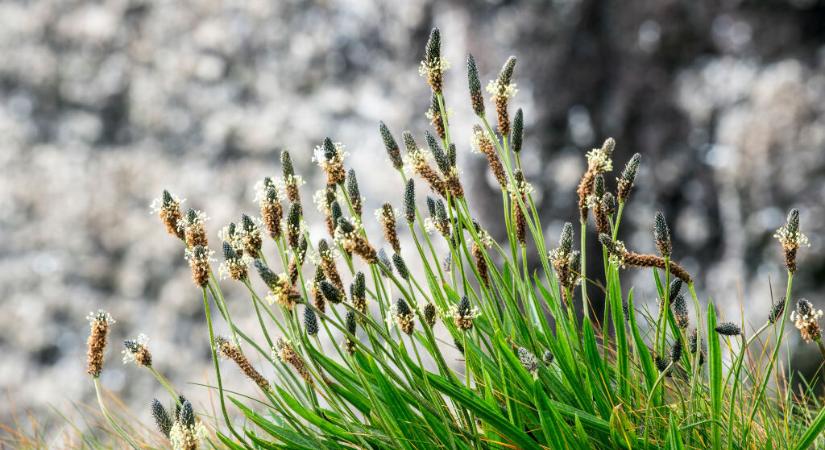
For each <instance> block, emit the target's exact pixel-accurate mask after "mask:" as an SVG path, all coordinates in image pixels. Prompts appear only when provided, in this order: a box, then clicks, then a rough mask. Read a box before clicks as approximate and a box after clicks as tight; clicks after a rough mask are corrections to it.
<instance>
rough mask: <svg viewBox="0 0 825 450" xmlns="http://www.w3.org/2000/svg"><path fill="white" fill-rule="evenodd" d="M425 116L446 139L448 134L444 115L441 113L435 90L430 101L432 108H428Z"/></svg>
mask: <svg viewBox="0 0 825 450" xmlns="http://www.w3.org/2000/svg"><path fill="white" fill-rule="evenodd" d="M425 116H426V117H427V118H428V119H430V124H432V126H433V128H434V129H435V133H436V134H437V135H438V137H440V138H441V139H444V138H445V137H446V136H447V134H446V127H445V126H444V117H442V114H441V106H440V105H439V104H438V96H437V95H436V94H435V92H433V95H432V99H431V101H430V109H428V110H427V113H426V114H425Z"/></svg>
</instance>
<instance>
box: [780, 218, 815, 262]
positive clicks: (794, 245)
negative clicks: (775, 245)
mask: <svg viewBox="0 0 825 450" xmlns="http://www.w3.org/2000/svg"><path fill="white" fill-rule="evenodd" d="M773 237H775V238H776V239H777V240H778V241H779V243H780V244H782V250H783V251H784V252H785V267H787V268H788V272H791V273H794V272H796V252H797V250H799V247H807V246H809V245H810V243H809V242H808V238H807V237H806V236H805V235H804V234H802V232H801V231H799V210H798V209H792V210H790V212H788V220H787V222H786V223H785V225H782V227H780V228H779V229H778V230H776V233H774V235H773Z"/></svg>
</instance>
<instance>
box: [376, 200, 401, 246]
mask: <svg viewBox="0 0 825 450" xmlns="http://www.w3.org/2000/svg"><path fill="white" fill-rule="evenodd" d="M376 216H377V217H378V222H379V223H380V224H381V228H382V229H383V231H384V239H386V240H387V242H388V243H389V244H390V247H392V249H393V251H394V252H396V253H398V252H400V251H401V243H400V241H399V240H398V231H397V230H396V228H395V210H394V209H393V208H392V205H390V204H389V203H384V204H383V205H382V206H381V209H380V210H378V211H377V212H376Z"/></svg>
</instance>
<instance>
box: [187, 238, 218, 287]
mask: <svg viewBox="0 0 825 450" xmlns="http://www.w3.org/2000/svg"><path fill="white" fill-rule="evenodd" d="M185 256H186V259H187V261H189V268H190V269H191V270H192V281H194V282H195V285H196V286H198V287H205V286H206V283H208V282H209V270H210V269H209V263H210V262H211V261H212V251H211V250H209V249H208V248H206V247H203V246H201V245H196V246H194V247H192V249H191V250H189V249H187V250H186V252H185Z"/></svg>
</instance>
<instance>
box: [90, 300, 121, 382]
mask: <svg viewBox="0 0 825 450" xmlns="http://www.w3.org/2000/svg"><path fill="white" fill-rule="evenodd" d="M86 319H87V320H88V321H89V327H90V328H91V330H90V333H89V339H88V341H87V347H88V348H87V351H86V373H88V374H89V375H91V376H92V377H94V378H98V377H99V376H100V372H101V371H102V370H103V354H104V352H105V351H106V339H107V337H108V336H109V327H110V326H111V325H112V324H114V323H115V321H114V319H112V316H110V315H109V313H107V312H106V311H103V310H102V309H101V310H98V311H97V312H96V313H94V312H92V313H89V315H88V316H86Z"/></svg>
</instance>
